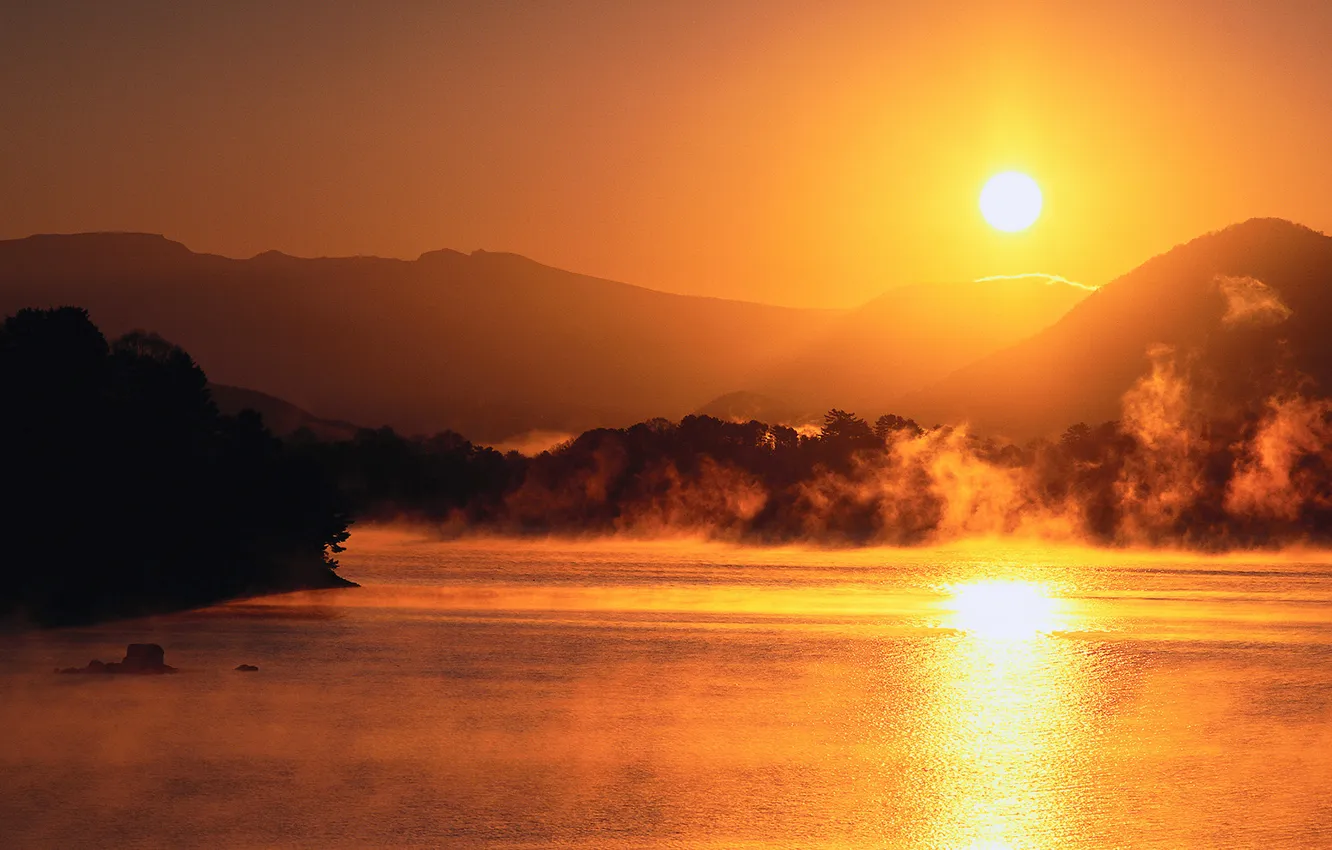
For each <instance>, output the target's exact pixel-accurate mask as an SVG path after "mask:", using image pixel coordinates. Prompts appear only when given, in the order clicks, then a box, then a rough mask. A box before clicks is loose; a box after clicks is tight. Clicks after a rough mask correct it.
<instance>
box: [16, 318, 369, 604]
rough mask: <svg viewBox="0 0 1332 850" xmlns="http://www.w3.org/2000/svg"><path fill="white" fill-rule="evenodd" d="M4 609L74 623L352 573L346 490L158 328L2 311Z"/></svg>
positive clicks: (337, 581)
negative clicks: (226, 395) (228, 395)
mask: <svg viewBox="0 0 1332 850" xmlns="http://www.w3.org/2000/svg"><path fill="white" fill-rule="evenodd" d="M0 469H3V470H4V479H3V488H0V540H3V541H4V557H3V558H0V620H3V621H5V622H7V623H10V624H20V625H21V624H24V623H35V624H39V625H63V624H70V623H83V622H90V621H94V620H99V619H107V618H116V617H125V616H132V615H137V614H145V613H153V612H159V611H169V610H173V609H177V608H186V607H193V606H197V605H203V604H207V603H211V602H216V601H218V600H221V599H227V598H231V597H236V596H242V595H247V594H255V593H267V592H275V591H283V590H293V589H298V588H318V587H335V586H345V585H347V584H349V583H348V582H346V581H344V580H343V579H341V578H339V577H338V576H337V574H336V573H335V572H334V569H335V568H336V566H337V562H336V561H335V560H334V556H335V555H336V553H337V552H339V551H341V546H340V544H341V543H342V542H343V541H344V540H346V538H347V518H346V515H345V512H344V511H343V509H342V503H341V496H340V494H339V493H338V492H337V491H336V490H335V489H333V488H332V487H331V486H329V485H328V484H327V483H325V478H324V475H323V471H322V470H321V469H320V468H319V467H318V466H316V465H315V463H314V461H313V460H312V459H311V458H309V457H303V456H301V455H299V454H296V453H293V452H292V451H291V450H290V449H289V448H288V447H286V446H285V445H284V444H283V443H282V442H281V441H280V440H278V439H277V438H276V437H274V436H273V435H272V434H271V433H269V432H268V431H267V430H265V428H264V426H263V424H262V422H261V421H260V418H259V417H258V416H257V415H255V414H253V413H242V414H241V415H238V416H234V417H233V416H224V415H221V414H219V413H218V410H217V408H216V406H215V405H214V404H213V401H212V399H211V398H210V395H209V391H208V388H207V379H206V377H205V376H204V373H203V371H202V370H201V369H200V368H199V367H198V366H197V365H196V364H195V363H194V361H193V360H192V359H191V358H190V356H189V355H188V354H186V353H185V352H184V351H183V350H182V349H180V348H178V347H176V346H174V345H172V344H170V343H169V342H167V341H165V340H163V339H162V338H161V337H158V336H155V335H153V334H147V333H143V332H135V333H129V334H126V335H124V336H121V337H119V338H118V339H115V340H111V341H108V340H107V339H106V338H105V337H104V336H103V335H102V333H101V331H100V330H98V328H97V327H96V326H95V325H94V324H93V323H92V322H91V321H90V320H89V318H88V315H87V313H85V312H84V311H83V310H81V309H76V308H60V309H53V310H24V311H21V312H19V313H17V314H16V315H13V316H11V317H9V318H8V319H6V320H5V321H4V323H3V325H0Z"/></svg>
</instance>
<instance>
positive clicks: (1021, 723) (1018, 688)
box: [925, 580, 1084, 850]
mask: <svg viewBox="0 0 1332 850" xmlns="http://www.w3.org/2000/svg"><path fill="white" fill-rule="evenodd" d="M948 590H949V592H950V597H949V598H948V599H947V601H946V602H945V603H944V606H945V609H946V613H947V616H946V617H945V619H944V625H946V626H948V627H951V628H953V629H956V630H957V631H958V633H959V634H958V635H957V636H956V638H955V639H953V640H951V641H948V642H946V644H945V645H946V647H947V649H946V650H945V651H944V652H942V653H941V654H940V655H939V656H938V658H937V662H938V663H937V669H935V670H933V671H931V675H930V676H929V680H930V681H931V682H932V683H933V693H932V697H933V699H932V700H931V703H930V707H929V711H930V714H931V718H930V719H929V720H927V721H926V722H925V728H927V729H928V730H929V731H930V734H931V735H932V737H933V739H934V740H933V745H934V747H935V748H936V753H938V754H939V756H940V757H941V759H942V760H944V761H946V762H948V763H947V764H942V765H940V767H941V768H942V769H941V770H938V771H937V774H938V776H939V777H940V779H941V780H942V781H941V782H940V783H939V784H938V785H937V786H936V787H935V788H934V789H933V792H934V793H935V794H936V795H938V797H939V798H940V799H941V800H942V801H944V805H943V806H942V807H941V809H940V811H939V812H938V816H937V820H936V822H935V823H934V824H933V829H932V830H931V832H933V833H934V836H933V837H934V841H933V845H934V846H937V847H940V848H966V850H1028V849H1029V848H1033V849H1034V848H1045V847H1052V846H1054V845H1052V844H1050V843H1049V842H1048V841H1047V840H1045V839H1044V837H1043V835H1044V834H1045V833H1048V832H1049V831H1050V827H1051V825H1052V824H1053V822H1055V821H1057V820H1058V819H1059V818H1060V816H1061V814H1060V813H1059V812H1058V811H1057V809H1058V795H1051V794H1040V793H1036V794H1033V791H1036V790H1038V789H1041V788H1042V787H1048V786H1049V785H1051V784H1057V776H1056V773H1057V772H1058V771H1059V770H1060V767H1061V766H1060V764H1059V760H1060V756H1061V755H1063V754H1064V752H1065V748H1064V747H1061V746H1059V739H1060V738H1063V737H1064V736H1065V735H1066V733H1067V727H1068V726H1069V724H1070V721H1071V719H1072V718H1071V714H1072V713H1073V712H1074V711H1075V710H1076V703H1077V693H1076V689H1077V688H1078V687H1079V686H1080V685H1081V684H1084V683H1083V682H1082V681H1081V678H1082V677H1081V676H1080V675H1079V672H1078V670H1077V669H1076V664H1075V663H1074V657H1073V656H1072V655H1071V654H1069V653H1067V652H1066V651H1065V650H1066V647H1061V646H1060V644H1059V642H1058V641H1057V640H1055V639H1054V638H1053V637H1052V633H1053V632H1055V631H1056V630H1058V629H1060V628H1066V627H1068V626H1069V625H1070V623H1071V618H1070V617H1069V615H1068V611H1067V607H1068V606H1067V604H1066V603H1064V602H1063V601H1062V600H1059V599H1057V598H1054V597H1053V596H1052V595H1051V593H1050V589H1049V588H1048V587H1047V586H1046V585H1044V584H1041V583H1036V582H1027V581H1018V580H986V581H978V582H973V583H964V584H957V585H952V586H950V587H949V588H948Z"/></svg>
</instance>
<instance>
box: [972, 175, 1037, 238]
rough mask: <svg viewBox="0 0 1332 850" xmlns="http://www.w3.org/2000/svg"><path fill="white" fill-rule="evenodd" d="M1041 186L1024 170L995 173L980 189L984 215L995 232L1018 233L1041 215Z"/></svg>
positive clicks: (982, 213) (981, 207)
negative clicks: (1023, 171)
mask: <svg viewBox="0 0 1332 850" xmlns="http://www.w3.org/2000/svg"><path fill="white" fill-rule="evenodd" d="M1041 202H1042V198H1041V187H1040V186H1037V185H1036V181H1035V180H1032V179H1031V178H1030V177H1029V176H1027V175H1026V174H1023V173H1022V172H1021V171H1004V172H1002V173H1000V174H996V175H994V176H993V177H991V178H990V179H989V181H988V182H987V183H986V184H985V188H984V189H981V194H980V209H981V215H983V216H985V220H986V221H987V222H989V224H990V226H991V227H993V228H994V229H995V230H1002V231H1003V232H1005V233H1017V232H1018V231H1019V230H1026V229H1027V228H1028V227H1031V226H1032V224H1033V223H1035V221H1036V219H1038V218H1040V215H1041Z"/></svg>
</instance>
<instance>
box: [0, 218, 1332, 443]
mask: <svg viewBox="0 0 1332 850" xmlns="http://www.w3.org/2000/svg"><path fill="white" fill-rule="evenodd" d="M1231 278H1234V279H1236V280H1250V279H1251V280H1252V281H1259V282H1261V283H1259V284H1258V285H1259V286H1260V287H1262V286H1264V285H1265V287H1266V289H1265V290H1263V291H1264V292H1266V293H1267V294H1268V295H1272V296H1275V297H1276V298H1277V299H1279V303H1281V304H1282V307H1281V309H1283V310H1286V311H1287V312H1288V315H1286V314H1282V315H1281V317H1280V319H1281V320H1280V321H1259V322H1256V323H1255V322H1247V323H1243V322H1241V323H1235V322H1230V321H1229V320H1227V319H1226V316H1227V311H1228V310H1232V309H1234V307H1233V304H1232V302H1233V301H1234V298H1235V297H1236V295H1235V292H1234V291H1231V290H1229V289H1227V288H1226V287H1227V286H1231V287H1232V289H1233V286H1234V285H1238V284H1226V283H1225V280H1226V279H1231ZM1244 286H1250V287H1251V286H1252V284H1244ZM1329 286H1332V239H1329V238H1328V237H1326V236H1323V235H1322V234H1318V233H1315V232H1314V231H1311V230H1308V229H1306V228H1303V227H1300V226H1298V225H1294V224H1291V223H1289V222H1285V221H1279V220H1272V219H1256V220H1253V221H1249V222H1245V223H1243V224H1239V225H1235V226H1233V227H1231V228H1228V229H1226V230H1223V231H1220V232H1218V233H1214V234H1210V235H1207V236H1204V237H1201V238H1199V239H1196V240H1194V241H1193V242H1190V243H1188V244H1186V245H1182V246H1180V247H1177V248H1175V249H1173V250H1172V251H1170V252H1168V253H1166V254H1164V255H1162V256H1159V257H1156V258H1154V259H1152V260H1150V261H1148V262H1147V263H1145V264H1144V265H1142V266H1141V267H1139V268H1137V269H1135V270H1134V271H1132V272H1130V273H1128V274H1126V275H1124V276H1123V277H1121V278H1119V279H1118V280H1115V281H1113V282H1112V283H1110V284H1108V285H1106V286H1104V287H1102V288H1101V289H1100V290H1099V291H1096V292H1089V291H1088V290H1087V289H1085V288H1082V287H1078V286H1076V285H1069V284H1067V283H1065V282H1062V281H1060V280H1058V279H1048V278H1044V277H1042V276H1029V277H1022V278H1014V279H989V280H983V281H977V282H972V283H960V284H938V285H913V286H903V287H898V288H895V289H890V290H889V291H887V292H886V293H884V294H883V295H882V296H880V297H879V298H876V299H874V300H872V301H870V302H869V303H867V304H865V305H863V306H861V307H859V308H857V309H855V310H849V311H831V310H800V309H791V308H784V307H774V306H769V305H763V304H753V303H747V302H739V301H727V300H722V299H713V298H699V297H692V296H683V295H673V294H667V293H662V292H655V291H652V290H648V289H643V288H640V287H635V286H630V285H627V284H623V283H616V282H613V281H608V280H601V279H598V278H592V277H587V276H584V275H578V274H574V273H571V272H566V271H561V270H559V269H554V268H550V267H548V266H543V265H541V264H539V263H536V262H533V261H531V260H528V259H525V258H523V257H520V256H517V255H513V254H500V253H490V252H484V251H478V252H475V253H472V254H461V253H458V252H455V251H437V252H432V253H428V254H425V255H422V256H421V257H420V258H419V259H417V260H414V261H405V260H392V259H380V258H374V257H351V258H321V259H299V258H295V257H289V256H286V255H283V254H279V253H276V252H269V253H266V254H260V255H259V256H256V257H253V258H251V259H248V260H236V259H229V258H226V257H219V256H214V255H209V254H197V253H194V252H191V251H190V250H189V249H187V248H186V247H185V246H183V245H181V244H179V243H176V242H172V241H170V240H168V239H165V238H163V237H161V236H153V235H145V234H126V233H89V234H76V235H67V236H34V237H29V238H27V239H17V240H10V241H0V313H3V314H9V313H12V312H13V311H14V310H16V309H18V308H21V307H25V306H52V305H61V304H75V305H78V306H83V307H86V308H88V310H89V312H90V314H91V316H92V318H93V320H94V321H95V322H97V323H98V324H99V325H100V326H101V327H102V328H103V329H104V330H106V332H107V333H108V334H112V335H115V334H119V333H122V332H124V331H128V330H131V329H136V328H142V329H148V330H152V331H156V332H157V333H160V334H161V335H162V336H164V337H166V338H167V339H169V340H171V341H172V342H175V343H178V344H180V345H181V346H183V347H184V348H185V349H186V350H188V351H189V352H190V353H191V354H193V355H194V356H195V358H196V359H197V360H198V361H199V363H200V365H202V366H203V367H204V369H205V370H206V371H207V372H208V374H209V376H210V377H211V378H213V379H214V380H215V381H217V382H219V384H220V386H217V387H215V389H214V394H215V397H216V398H217V399H218V402H219V405H220V406H222V407H223V408H224V409H232V408H236V407H237V406H238V405H240V406H252V407H256V408H257V409H260V410H261V412H263V413H264V414H265V419H266V420H267V421H269V422H270V424H272V425H273V426H274V427H275V428H276V429H277V430H279V431H289V430H294V429H295V427H300V425H305V426H307V427H311V428H312V429H313V430H315V431H316V433H320V434H321V435H323V436H339V435H345V434H347V433H350V432H351V430H353V429H354V426H352V425H350V424H349V423H356V424H357V425H364V426H370V427H377V426H380V425H385V424H387V425H391V426H393V427H394V428H396V429H398V430H399V431H402V432H404V433H408V434H413V433H432V432H435V431H438V430H442V429H445V428H451V429H454V430H457V431H459V432H461V433H463V434H465V435H467V436H468V437H469V438H471V439H474V440H478V441H484V442H499V441H503V440H506V439H510V438H513V437H515V436H516V435H520V434H524V433H526V432H530V431H545V432H560V433H575V432H578V431H581V430H585V429H587V428H591V427H597V426H617V425H625V424H628V423H631V422H634V421H639V420H643V419H648V418H651V417H654V416H665V417H668V418H672V419H677V418H679V417H680V416H682V415H683V414H685V413H688V412H691V411H700V412H708V413H711V414H713V415H717V416H720V417H722V418H746V417H749V416H754V417H756V418H762V419H785V420H789V422H790V424H800V423H802V422H809V421H817V420H818V418H819V415H820V414H821V412H822V411H823V410H826V409H827V408H829V407H833V406H836V407H840V408H843V409H850V410H854V411H855V412H857V413H860V414H861V415H863V416H867V417H870V418H873V417H874V416H876V415H878V414H880V413H886V412H893V413H899V414H901V415H904V416H910V417H913V418H915V419H917V420H918V421H921V422H922V423H926V422H928V423H933V422H945V421H948V422H955V421H961V420H968V421H971V422H972V423H973V425H975V426H976V428H977V429H978V430H981V431H986V432H995V433H1001V434H1004V435H1007V436H1010V437H1025V436H1033V435H1037V434H1046V433H1051V432H1054V431H1057V430H1058V429H1061V428H1063V427H1065V426H1067V425H1068V424H1070V423H1072V422H1075V421H1079V420H1085V421H1088V422H1097V421H1102V420H1105V419H1110V418H1114V417H1115V416H1117V415H1118V412H1119V400H1120V397H1121V396H1122V395H1123V393H1124V392H1125V390H1127V389H1128V388H1129V387H1130V386H1131V385H1132V384H1133V382H1134V381H1135V380H1136V379H1137V378H1138V377H1140V376H1141V375H1142V374H1144V372H1145V371H1146V370H1147V368H1148V361H1147V350H1148V349H1149V348H1150V347H1151V346H1153V345H1155V344H1158V343H1166V344H1170V345H1174V346H1176V347H1178V348H1180V349H1181V350H1182V351H1185V350H1186V351H1188V352H1191V354H1190V356H1191V357H1193V358H1194V361H1196V363H1197V364H1200V365H1201V366H1202V367H1206V368H1208V369H1210V370H1211V373H1212V374H1213V375H1214V376H1217V380H1220V381H1221V382H1222V383H1225V382H1226V381H1227V380H1228V381H1229V383H1230V385H1232V386H1231V387H1230V389H1231V390H1232V391H1233V392H1245V391H1249V390H1244V389H1243V388H1242V387H1240V386H1239V383H1237V382H1239V381H1240V378H1241V377H1242V376H1244V375H1249V376H1252V375H1253V374H1254V370H1253V368H1252V366H1251V364H1252V363H1253V362H1256V361H1255V358H1259V357H1266V358H1268V359H1269V360H1270V359H1271V358H1273V357H1276V356H1278V354H1280V356H1282V357H1284V358H1285V360H1284V361H1283V362H1284V363H1285V364H1286V365H1287V366H1288V367H1289V368H1290V369H1291V370H1294V371H1297V372H1299V373H1300V374H1303V375H1307V376H1308V377H1309V378H1310V379H1312V380H1313V381H1315V382H1317V383H1318V384H1320V385H1321V386H1323V387H1324V388H1327V387H1332V341H1329V340H1330V338H1332V337H1330V335H1329V334H1328V333H1327V331H1328V329H1329V328H1330V327H1332V324H1329V322H1330V321H1332V297H1329ZM1241 288H1243V286H1241ZM1250 294H1252V293H1250ZM1260 294H1261V293H1260ZM1236 324H1244V325H1246V327H1245V328H1243V329H1239V330H1236V329H1235V327H1233V326H1234V325H1236ZM1278 350H1279V351H1278ZM1199 358H1201V359H1199ZM1209 364H1210V365H1209ZM1246 364H1250V365H1246ZM241 387H245V388H248V389H245V390H242V389H240V388H241ZM1252 389H1253V388H1250V390H1252ZM298 423H299V424H298Z"/></svg>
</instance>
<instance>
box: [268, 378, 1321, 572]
mask: <svg viewBox="0 0 1332 850" xmlns="http://www.w3.org/2000/svg"><path fill="white" fill-rule="evenodd" d="M1158 389H1160V388H1159V387H1155V385H1153V386H1152V387H1150V388H1149V389H1148V390H1144V391H1152V392H1154V391H1157V390H1158ZM1167 391H1168V390H1167ZM1146 401H1148V402H1150V401H1151V399H1147V400H1146ZM1140 406H1141V407H1143V408H1145V409H1155V408H1154V407H1153V406H1152V405H1151V404H1150V403H1148V404H1145V405H1140ZM1328 421H1329V417H1328V415H1327V410H1326V406H1325V405H1324V404H1323V403H1322V402H1318V401H1313V400H1307V399H1306V400H1294V399H1290V400H1286V401H1282V402H1276V401H1271V402H1265V403H1263V404H1259V405H1255V406H1253V408H1252V409H1248V410H1244V411H1231V415H1230V416H1229V417H1228V418H1210V419H1209V418H1205V417H1203V416H1201V414H1197V413H1193V412H1188V411H1185V412H1181V413H1180V415H1179V417H1178V418H1177V419H1175V420H1173V421H1168V422H1162V421H1146V420H1144V418H1143V417H1142V416H1141V415H1139V414H1137V413H1132V414H1131V415H1126V417H1125V419H1124V420H1123V421H1119V422H1106V423H1103V424H1101V425H1098V426H1095V427H1091V426H1087V425H1085V424H1076V425H1074V426H1072V427H1070V428H1069V429H1067V431H1065V432H1064V433H1063V435H1062V436H1061V437H1060V438H1059V439H1057V440H1037V441H1033V442H1030V443H1027V444H1025V445H1020V446H1019V445H1014V444H1011V443H1005V442H1001V441H996V440H992V439H985V438H981V437H978V436H975V435H971V434H969V433H967V432H966V431H965V430H962V429H957V428H952V427H946V426H943V427H940V426H935V427H933V428H928V429H926V428H922V427H921V426H919V425H918V424H917V423H915V422H914V421H912V420H910V419H905V418H902V417H897V416H885V417H881V418H880V419H878V420H877V421H876V422H874V423H869V422H867V421H865V420H863V419H860V418H858V417H856V416H855V415H853V414H851V413H847V412H845V411H841V410H832V411H830V412H829V413H828V414H827V416H826V417H825V421H824V424H823V427H822V429H820V430H819V431H818V432H817V433H807V434H802V433H797V432H796V431H795V430H793V429H791V428H788V427H784V426H781V425H776V426H772V425H767V424H764V423H761V422H747V423H736V422H725V421H721V420H718V419H714V418H711V417H708V416H687V417H685V418H684V419H683V420H681V421H680V422H678V423H676V422H670V421H667V420H662V419H657V420H651V421H648V422H643V423H640V424H637V425H634V426H632V427H629V428H623V429H598V430H594V431H589V432H587V433H584V434H582V435H581V436H579V437H578V438H576V439H574V440H572V441H570V442H568V443H566V444H563V445H561V446H558V447H556V448H554V449H552V450H551V451H548V452H545V453H542V454H540V455H538V456H536V457H524V456H521V455H519V454H517V453H509V454H500V453H499V452H497V451H495V450H494V449H490V448H486V447H483V446H477V445H473V444H472V443H470V442H468V441H467V440H465V439H463V438H462V437H460V436H458V435H456V434H452V433H444V434H440V435H437V436H435V437H433V438H430V439H406V438H403V437H401V436H398V435H396V434H394V433H393V432H392V431H389V430H387V429H385V430H379V431H363V432H361V433H360V434H359V435H358V436H357V437H356V438H355V439H353V440H349V441H344V442H338V443H320V442H318V441H315V440H313V439H312V438H311V437H310V436H309V435H304V436H302V435H297V436H296V437H295V438H294V447H295V448H296V450H297V451H298V452H299V453H301V454H302V455H303V456H305V457H308V458H310V459H311V460H312V461H313V462H315V463H316V464H317V465H319V466H320V467H322V468H323V469H324V470H326V472H327V474H328V475H329V476H330V477H331V479H332V480H333V481H335V482H336V483H337V485H338V487H339V489H340V491H341V492H342V494H343V496H344V497H345V498H346V499H347V501H348V504H349V505H350V506H351V509H352V510H353V512H354V513H355V514H356V515H357V516H358V517H363V518H366V519H370V520H391V519H411V520H418V521H426V522H431V523H436V524H438V525H440V526H441V527H442V528H443V529H445V530H452V531H457V532H463V531H467V530H482V531H489V532H496V533H517V534H524V533H527V534H531V533H538V534H547V533H553V534H574V535H579V534H604V533H615V532H629V533H636V534H644V535H656V534H701V535H705V536H709V537H716V538H724V539H731V540H738V541H751V542H756V543H783V542H792V541H808V542H814V543H820V544H830V545H861V544H872V543H884V544H895V545H912V544H920V543H926V542H934V541H940V540H946V539H951V538H955V537H961V536H968V535H978V534H1014V533H1017V534H1031V535H1035V536H1040V537H1044V538H1047V539H1063V540H1076V541H1081V542H1090V543H1097V544H1106V545H1154V546H1161V545H1166V546H1184V547H1190V548H1200V549H1222V548H1234V547H1250V546H1262V545H1272V544H1278V543H1291V542H1297V541H1304V542H1309V543H1323V542H1327V541H1328V539H1329V536H1330V533H1332V471H1330V470H1332V465H1330V464H1329V463H1328V462H1327V460H1328V459H1327V457H1326V449H1325V446H1326V445H1327V444H1328V442H1329V440H1328V439H1327V438H1328V437H1329V434H1328ZM1291 434H1300V435H1302V436H1300V437H1299V438H1298V439H1292V438H1291Z"/></svg>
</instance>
